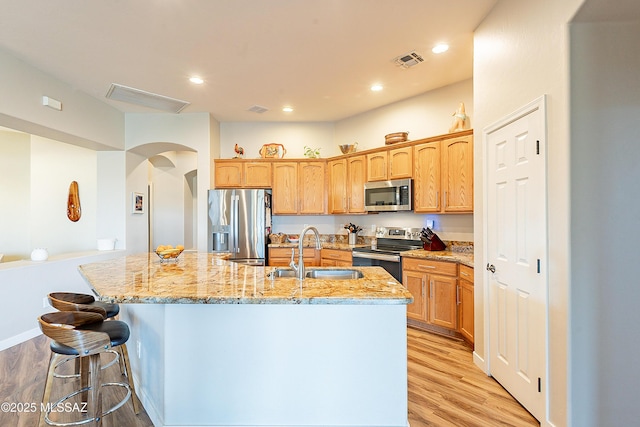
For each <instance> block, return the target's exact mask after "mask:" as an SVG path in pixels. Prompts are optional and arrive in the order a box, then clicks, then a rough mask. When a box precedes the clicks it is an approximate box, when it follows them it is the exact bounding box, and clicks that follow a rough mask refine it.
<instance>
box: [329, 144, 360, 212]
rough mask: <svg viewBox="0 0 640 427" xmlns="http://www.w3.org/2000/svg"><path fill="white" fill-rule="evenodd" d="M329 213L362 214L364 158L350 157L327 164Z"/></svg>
mask: <svg viewBox="0 0 640 427" xmlns="http://www.w3.org/2000/svg"><path fill="white" fill-rule="evenodd" d="M327 168H328V172H329V213H331V214H346V213H364V212H365V210H364V183H365V180H366V170H367V161H366V156H364V155H361V156H351V157H347V158H342V159H337V160H330V161H329V162H327Z"/></svg>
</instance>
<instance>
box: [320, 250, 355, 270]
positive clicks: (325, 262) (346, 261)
mask: <svg viewBox="0 0 640 427" xmlns="http://www.w3.org/2000/svg"><path fill="white" fill-rule="evenodd" d="M320 265H321V266H323V267H351V266H352V265H353V257H352V256H351V251H344V250H340V249H322V250H321V251H320Z"/></svg>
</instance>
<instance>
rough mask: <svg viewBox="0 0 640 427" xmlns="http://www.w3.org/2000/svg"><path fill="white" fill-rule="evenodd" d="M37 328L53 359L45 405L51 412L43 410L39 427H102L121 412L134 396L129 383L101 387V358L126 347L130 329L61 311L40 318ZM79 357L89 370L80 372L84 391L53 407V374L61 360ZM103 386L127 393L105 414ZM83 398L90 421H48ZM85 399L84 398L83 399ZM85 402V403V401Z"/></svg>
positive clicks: (89, 315) (98, 317)
mask: <svg viewBox="0 0 640 427" xmlns="http://www.w3.org/2000/svg"><path fill="white" fill-rule="evenodd" d="M38 324H39V326H40V330H41V331H42V333H43V334H44V335H46V336H48V337H49V338H51V339H52V341H51V357H50V360H49V368H48V370H47V378H46V380H45V386H44V392H43V396H42V403H43V404H44V405H47V404H50V406H49V409H48V410H46V408H42V409H43V410H42V413H41V416H40V426H44V423H46V424H49V425H56V426H71V425H80V424H83V425H85V424H86V425H91V426H95V427H100V426H101V425H102V418H103V417H104V416H105V415H107V414H110V413H111V412H113V411H115V410H116V409H118V408H120V407H121V406H122V405H124V404H125V403H126V401H127V400H129V398H130V397H131V395H132V392H131V389H130V387H129V384H127V383H104V384H103V383H102V374H101V373H102V369H101V361H100V356H101V354H102V353H104V352H105V351H107V350H109V349H110V348H112V347H118V346H122V345H124V343H125V342H127V340H128V339H129V327H128V326H127V324H126V323H124V322H120V321H111V322H105V321H104V319H103V317H102V316H101V315H100V314H98V313H90V312H80V311H59V312H55V313H47V314H43V315H42V316H40V317H38ZM60 355H63V356H69V355H74V356H78V357H79V358H80V359H81V360H82V361H83V364H84V362H85V361H86V365H87V369H83V371H82V372H81V381H80V382H81V388H80V389H78V390H76V391H74V392H72V393H70V394H68V395H66V396H64V397H62V398H61V399H60V400H58V401H57V402H55V403H52V404H51V403H50V402H49V399H50V396H51V388H52V382H53V373H54V371H55V366H56V365H55V363H56V359H57V357H58V356H60ZM104 386H117V387H124V388H125V389H126V390H127V394H126V396H125V397H124V398H123V399H122V400H121V401H120V402H118V403H117V404H116V405H114V406H113V407H111V408H109V409H107V410H106V411H103V410H102V395H101V388H102V387H104ZM79 394H83V395H84V396H86V403H87V405H86V408H85V409H86V414H87V418H84V419H81V420H77V421H70V422H64V423H63V422H57V421H52V420H51V419H50V418H49V415H50V414H51V410H52V409H54V408H58V407H59V405H64V402H66V401H67V400H69V399H71V398H72V397H74V396H77V395H79ZM84 396H83V397H84ZM83 400H84V399H83Z"/></svg>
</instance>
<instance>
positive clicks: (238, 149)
mask: <svg viewBox="0 0 640 427" xmlns="http://www.w3.org/2000/svg"><path fill="white" fill-rule="evenodd" d="M233 151H235V152H236V154H237V156H236V157H234V159H241V158H242V157H243V156H244V148H242V147H240V146H239V145H238V144H236V146H235V147H234V149H233Z"/></svg>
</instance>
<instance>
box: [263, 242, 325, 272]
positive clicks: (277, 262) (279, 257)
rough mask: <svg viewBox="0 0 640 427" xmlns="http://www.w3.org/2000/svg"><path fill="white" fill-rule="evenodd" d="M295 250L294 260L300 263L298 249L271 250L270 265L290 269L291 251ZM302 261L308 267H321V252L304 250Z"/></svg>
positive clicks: (311, 249) (309, 249)
mask: <svg viewBox="0 0 640 427" xmlns="http://www.w3.org/2000/svg"><path fill="white" fill-rule="evenodd" d="M292 249H293V250H294V260H295V262H296V263H297V262H298V253H299V251H298V247H297V246H296V247H286V248H269V265H270V266H277V267H282V266H285V267H288V266H289V263H290V262H291V250H292ZM302 260H303V262H304V265H305V266H307V267H314V266H319V265H320V251H319V250H316V248H315V247H313V248H302Z"/></svg>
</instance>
